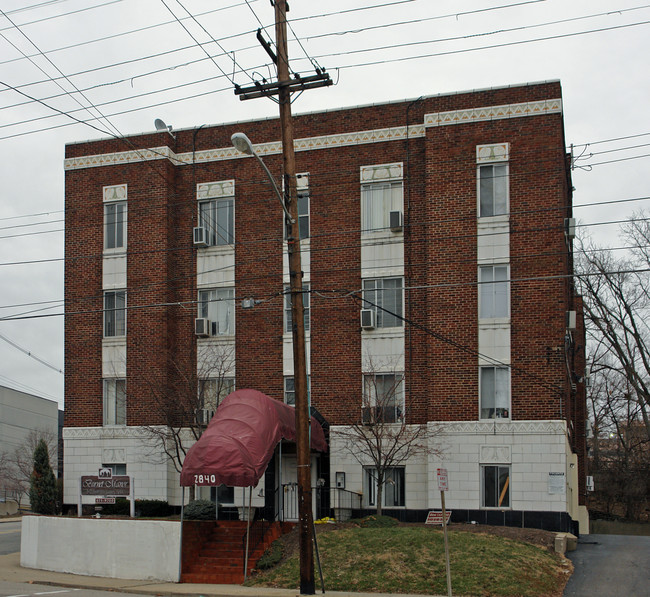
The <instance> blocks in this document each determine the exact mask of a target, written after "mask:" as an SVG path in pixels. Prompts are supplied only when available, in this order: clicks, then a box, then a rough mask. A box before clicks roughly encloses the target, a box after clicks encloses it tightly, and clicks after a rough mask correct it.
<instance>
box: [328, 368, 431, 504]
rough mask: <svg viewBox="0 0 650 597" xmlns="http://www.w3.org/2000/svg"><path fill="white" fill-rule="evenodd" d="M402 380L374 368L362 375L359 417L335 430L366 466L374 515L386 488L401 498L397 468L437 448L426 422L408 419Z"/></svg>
mask: <svg viewBox="0 0 650 597" xmlns="http://www.w3.org/2000/svg"><path fill="white" fill-rule="evenodd" d="M372 369H373V368H372V367H368V368H367V370H372ZM403 382H404V379H403V375H402V374H401V373H397V372H383V371H382V372H378V371H376V370H375V371H372V372H371V373H367V374H366V375H364V388H363V397H362V407H361V413H360V418H359V419H358V420H357V421H356V422H355V423H353V424H352V425H349V426H346V427H343V428H341V430H340V431H339V437H340V439H341V441H342V446H343V449H344V450H345V451H346V452H348V453H349V454H350V455H351V456H353V457H354V459H355V460H356V461H357V462H358V463H359V464H360V465H361V466H363V467H366V471H367V472H366V474H368V475H369V479H371V480H372V481H373V482H374V483H373V484H374V486H376V492H377V493H376V496H373V497H374V498H375V499H374V503H375V507H376V509H377V514H378V515H381V513H382V509H383V503H384V498H385V493H386V492H387V491H389V492H390V495H391V496H392V501H395V502H399V501H400V500H401V499H403V492H404V486H403V479H402V478H400V476H399V475H398V474H397V469H399V468H400V467H401V466H403V465H404V464H405V463H406V462H407V461H408V460H410V459H411V458H413V457H414V456H417V455H425V454H435V453H439V452H440V450H439V449H438V448H437V447H436V446H435V445H434V439H435V437H434V436H435V435H437V433H436V432H435V431H433V430H432V428H431V427H430V426H429V427H428V426H427V424H426V423H425V424H417V423H416V424H414V423H412V422H409V419H410V417H409V414H410V413H409V409H408V407H405V404H404V391H403V387H404V383H403ZM373 490H374V487H372V488H370V491H373ZM400 494H401V495H400ZM371 501H372V500H371Z"/></svg>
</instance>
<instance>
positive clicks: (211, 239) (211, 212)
mask: <svg viewBox="0 0 650 597" xmlns="http://www.w3.org/2000/svg"><path fill="white" fill-rule="evenodd" d="M199 226H203V228H205V229H206V231H207V239H208V244H209V245H211V246H215V245H232V244H233V242H234V239H235V202H234V200H233V199H232V198H230V199H211V200H209V201H201V202H199Z"/></svg>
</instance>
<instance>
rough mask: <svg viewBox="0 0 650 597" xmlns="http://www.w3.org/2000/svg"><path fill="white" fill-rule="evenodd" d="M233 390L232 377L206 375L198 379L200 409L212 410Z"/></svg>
mask: <svg viewBox="0 0 650 597" xmlns="http://www.w3.org/2000/svg"><path fill="white" fill-rule="evenodd" d="M234 391H235V380H234V378H232V377H208V378H206V379H200V380H199V405H200V408H202V409H207V410H209V411H212V412H214V411H215V410H217V407H218V406H219V405H220V404H221V402H222V401H223V399H224V398H225V397H226V396H228V394H230V393H231V392H234Z"/></svg>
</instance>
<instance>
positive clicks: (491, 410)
mask: <svg viewBox="0 0 650 597" xmlns="http://www.w3.org/2000/svg"><path fill="white" fill-rule="evenodd" d="M479 371H480V379H479V392H480V411H481V419H508V418H509V417H510V368H509V367H480V368H479Z"/></svg>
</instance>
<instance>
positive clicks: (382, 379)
mask: <svg viewBox="0 0 650 597" xmlns="http://www.w3.org/2000/svg"><path fill="white" fill-rule="evenodd" d="M403 416H404V376H403V375H402V374H401V373H369V374H366V375H364V376H363V408H362V420H363V422H364V423H366V424H381V423H397V422H399V421H401V420H402V418H403Z"/></svg>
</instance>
